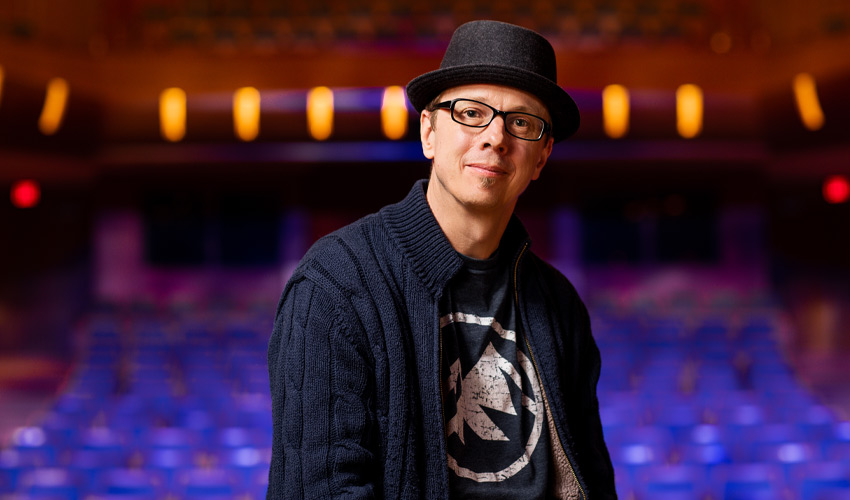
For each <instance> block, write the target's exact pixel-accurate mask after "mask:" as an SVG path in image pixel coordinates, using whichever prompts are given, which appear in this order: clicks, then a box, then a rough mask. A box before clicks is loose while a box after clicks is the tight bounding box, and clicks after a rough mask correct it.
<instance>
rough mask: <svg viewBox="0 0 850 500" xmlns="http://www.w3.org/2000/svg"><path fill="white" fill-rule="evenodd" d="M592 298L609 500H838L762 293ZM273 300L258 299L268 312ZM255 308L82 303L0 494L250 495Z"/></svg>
mask: <svg viewBox="0 0 850 500" xmlns="http://www.w3.org/2000/svg"><path fill="white" fill-rule="evenodd" d="M731 307H732V306H722V307H716V308H710V309H709V310H707V311H706V310H702V309H697V308H694V307H686V308H684V309H682V310H675V311H671V310H665V311H663V313H659V312H653V311H652V310H631V311H627V310H625V309H622V308H608V307H601V308H598V309H594V310H593V311H592V314H591V316H592V318H593V322H594V334H595V336H596V338H597V341H598V344H599V347H600V351H601V353H602V358H603V372H602V376H601V379H600V383H599V399H600V405H601V417H602V422H603V427H604V431H605V436H606V442H607V443H608V447H609V451H610V453H611V457H612V461H613V463H614V466H615V469H616V477H617V487H618V491H619V493H620V496H621V498H626V499H631V500H643V499H653V500H656V499H661V500H664V499H686V498H687V499H700V500H704V499H714V500H721V499H725V498H730V499H732V498H755V499H759V498H771V499H773V498H777V499H789V500H820V499H825V498H829V499H832V500H839V499H842V498H850V422H847V421H842V420H841V419H840V418H838V417H837V416H836V415H835V413H834V412H833V411H832V410H831V409H829V408H826V407H824V406H822V405H820V404H819V403H818V402H817V400H816V399H815V398H814V397H813V396H812V395H811V394H809V393H808V392H807V391H806V389H805V388H804V387H803V386H802V385H801V384H800V383H799V382H798V380H797V379H796V378H795V377H794V374H793V372H792V371H791V370H790V368H789V367H788V365H787V363H785V361H784V359H783V356H782V349H781V347H780V346H779V345H778V344H777V337H778V332H779V329H780V327H781V326H782V325H781V324H780V323H778V321H779V320H778V318H779V315H778V314H777V313H776V312H775V311H774V310H773V309H772V308H770V307H767V308H764V307H759V308H752V307H743V308H735V309H730V308H731ZM270 310H273V309H270ZM269 316H270V313H269V314H268V315H266V314H265V312H264V311H260V312H259V313H256V314H244V313H242V314H240V313H229V314H224V315H222V317H220V318H210V317H198V316H197V314H195V311H193V310H192V309H191V308H190V309H188V310H184V311H179V313H178V314H163V313H161V312H157V311H155V310H154V311H150V310H142V311H134V312H132V313H124V312H121V311H115V310H107V311H105V312H100V313H95V314H93V315H92V318H91V320H90V321H89V322H88V323H87V324H86V326H85V327H84V329H83V332H82V334H81V335H79V338H80V339H81V343H80V346H79V351H80V353H81V356H80V360H79V362H78V363H77V365H76V368H75V370H74V372H73V375H72V376H71V377H70V378H69V380H68V381H67V383H66V384H65V386H64V387H63V389H62V391H61V393H60V394H59V396H58V397H57V399H56V402H55V404H54V405H53V407H52V409H51V410H50V411H49V412H48V413H47V414H46V415H44V416H43V417H42V418H41V419H39V420H38V421H37V422H34V424H33V425H31V426H29V427H23V428H21V429H18V431H16V433H15V435H14V437H13V444H12V446H10V447H9V448H7V449H5V450H2V451H0V497H4V495H10V498H33V499H36V498H37V499H42V500H43V499H46V498H53V497H58V498H69V499H75V498H80V499H83V498H84V499H87V500H92V499H97V498H121V499H132V498H168V499H172V500H176V499H183V498H186V499H194V498H213V499H214V498H239V499H242V500H249V499H260V498H264V494H265V489H266V487H267V481H268V477H267V474H268V466H269V462H270V453H271V451H270V447H271V439H272V436H271V429H272V425H271V405H270V398H269V390H268V374H267V371H266V346H267V341H268V335H269V333H270V331H271V324H270V319H271V318H270V317H269Z"/></svg>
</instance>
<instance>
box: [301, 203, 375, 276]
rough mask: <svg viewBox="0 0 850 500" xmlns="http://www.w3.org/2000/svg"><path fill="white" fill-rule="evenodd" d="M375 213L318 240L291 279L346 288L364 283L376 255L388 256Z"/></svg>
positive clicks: (373, 264)
mask: <svg viewBox="0 0 850 500" xmlns="http://www.w3.org/2000/svg"><path fill="white" fill-rule="evenodd" d="M389 245H390V242H389V241H388V238H387V237H386V232H385V230H384V228H383V227H382V223H381V217H380V215H379V214H370V215H367V216H366V217H363V218H362V219H359V220H357V221H356V222H353V223H351V224H349V225H347V226H344V227H342V228H340V229H337V230H336V231H333V232H332V233H329V234H327V235H325V236H323V237H321V238H320V239H318V240H317V241H316V242H315V243H314V244H313V245H312V246H311V247H310V249H309V250H307V252H306V253H305V254H304V257H303V258H302V259H301V261H300V262H299V263H298V266H297V267H296V268H295V270H294V271H293V274H292V278H291V280H296V279H308V280H311V281H314V282H315V283H316V284H317V285H319V286H322V287H326V286H331V287H334V288H342V289H346V288H350V287H352V286H355V285H356V284H357V283H358V282H362V281H364V280H365V277H364V276H363V274H364V273H368V272H370V271H369V270H370V269H371V268H373V267H375V266H376V265H377V260H378V257H377V256H379V255H385V254H387V253H391V251H390V250H389V249H388V246H389Z"/></svg>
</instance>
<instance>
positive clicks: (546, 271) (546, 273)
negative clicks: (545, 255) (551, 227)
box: [527, 252, 581, 302]
mask: <svg viewBox="0 0 850 500" xmlns="http://www.w3.org/2000/svg"><path fill="white" fill-rule="evenodd" d="M527 261H528V262H527V264H528V268H530V269H531V270H533V272H534V273H535V275H536V277H537V278H538V279H539V280H540V281H541V282H542V283H543V285H544V286H545V287H546V288H547V289H549V291H550V292H552V293H556V294H557V295H558V296H559V298H561V299H564V298H569V299H572V300H577V301H579V302H581V299H580V298H579V295H578V292H577V291H576V288H575V286H573V284H572V282H571V281H570V280H569V279H568V278H567V277H566V276H564V273H562V272H561V271H560V270H559V269H557V268H556V267H555V266H553V265H552V264H550V263H548V262H546V261H545V260H543V259H541V258H540V257H538V256H537V254H535V253H533V252H530V255H529V256H528V259H527Z"/></svg>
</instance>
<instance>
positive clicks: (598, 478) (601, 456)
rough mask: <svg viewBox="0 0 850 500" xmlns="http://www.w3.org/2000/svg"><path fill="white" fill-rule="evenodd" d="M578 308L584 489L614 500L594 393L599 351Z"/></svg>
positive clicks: (611, 473)
mask: <svg viewBox="0 0 850 500" xmlns="http://www.w3.org/2000/svg"><path fill="white" fill-rule="evenodd" d="M579 309H580V314H579V315H578V316H579V317H578V318H576V319H578V320H579V326H578V330H579V331H581V332H582V335H584V336H585V339H584V342H583V344H582V345H583V346H584V348H583V352H582V353H581V355H580V356H579V358H578V359H579V360H580V362H581V363H582V364H583V365H584V366H582V367H581V369H580V370H579V373H580V375H581V376H582V377H583V380H582V381H581V382H580V383H579V390H580V391H584V394H583V395H582V397H581V398H580V400H581V401H583V402H586V404H587V405H588V407H587V408H585V412H584V414H585V415H586V416H587V420H586V421H585V423H586V428H585V429H584V432H581V433H579V438H580V439H582V440H584V441H585V453H588V454H590V456H591V458H592V459H591V460H590V461H589V463H592V464H593V467H594V470H593V471H592V474H587V475H586V478H585V479H586V481H587V483H588V489H589V490H590V491H591V497H593V498H599V499H605V500H616V498H617V492H616V489H615V487H614V467H613V465H612V463H611V456H610V455H609V453H608V447H607V446H606V444H605V438H604V437H603V432H602V421H601V418H600V415H599V399H598V397H597V394H596V392H597V391H596V389H597V384H598V382H599V375H600V372H601V368H602V361H601V358H600V354H599V348H598V347H597V346H596V342H595V341H594V339H593V335H592V334H591V328H590V316H589V314H588V312H587V309H586V308H585V307H584V305H583V304H581V307H580V308H579Z"/></svg>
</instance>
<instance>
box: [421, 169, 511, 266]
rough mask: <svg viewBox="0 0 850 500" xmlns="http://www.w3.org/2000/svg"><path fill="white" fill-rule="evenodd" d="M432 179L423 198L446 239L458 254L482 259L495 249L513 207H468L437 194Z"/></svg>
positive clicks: (497, 246) (506, 225) (491, 253)
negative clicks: (488, 208) (498, 208)
mask: <svg viewBox="0 0 850 500" xmlns="http://www.w3.org/2000/svg"><path fill="white" fill-rule="evenodd" d="M435 182H436V181H434V180H432V181H431V182H430V183H429V184H428V191H427V193H426V198H427V199H428V205H430V207H431V212H433V214H434V218H435V219H437V223H438V224H439V225H440V229H442V230H443V233H444V234H445V235H446V239H448V240H449V243H450V244H451V245H452V247H453V248H454V249H455V250H456V251H457V252H458V253H460V254H462V255H465V256H467V257H472V258H474V259H486V258H488V257H490V256H491V255H493V253H494V252H495V251H496V249H498V248H499V242H500V241H501V239H502V235H503V234H504V233H505V229H506V228H507V227H508V222H510V219H511V215H512V214H513V206H511V207H506V208H503V209H500V210H487V209H478V208H476V207H468V206H465V205H463V204H461V203H458V202H457V200H454V199H453V198H452V199H443V198H450V197H449V196H446V194H445V193H443V194H442V195H441V194H439V193H438V192H437V191H438V190H437V189H435V188H434V187H433V184H434V183H435Z"/></svg>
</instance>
